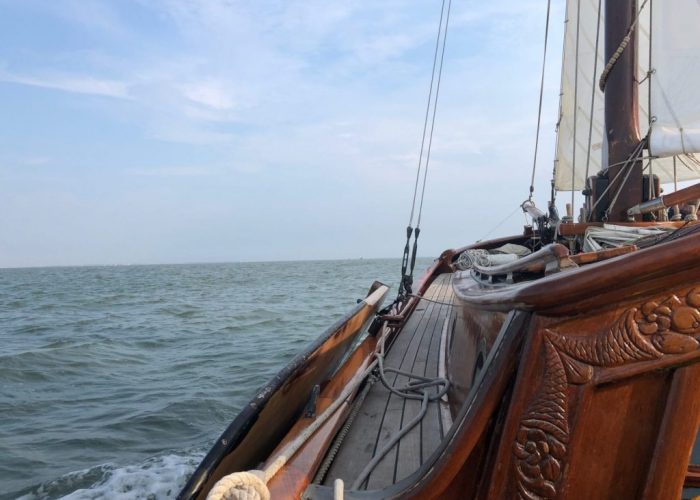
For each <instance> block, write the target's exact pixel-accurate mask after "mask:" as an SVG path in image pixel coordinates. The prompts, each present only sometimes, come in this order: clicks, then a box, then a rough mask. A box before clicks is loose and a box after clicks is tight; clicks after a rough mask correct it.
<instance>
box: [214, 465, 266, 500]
mask: <svg viewBox="0 0 700 500" xmlns="http://www.w3.org/2000/svg"><path fill="white" fill-rule="evenodd" d="M264 477H265V474H264V472H263V471H259V470H256V471H242V472H234V473H233V474H229V475H228V476H224V477H222V478H221V479H219V481H217V483H216V484H215V485H214V487H213V488H212V489H211V491H210V492H209V494H208V495H207V500H213V499H217V500H270V490H268V489H267V484H265V483H266V481H265V480H264Z"/></svg>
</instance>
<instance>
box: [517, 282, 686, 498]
mask: <svg viewBox="0 0 700 500" xmlns="http://www.w3.org/2000/svg"><path fill="white" fill-rule="evenodd" d="M680 295H681V296H680V297H679V296H678V295H671V296H669V297H667V298H665V299H663V300H661V301H648V302H645V303H644V304H642V305H641V306H640V307H632V308H629V309H626V310H625V311H624V312H623V313H622V315H621V316H620V317H619V318H618V319H617V320H616V321H615V322H614V323H613V325H612V326H611V327H610V328H609V329H607V330H606V331H604V332H602V333H600V334H598V335H595V336H579V337H576V336H570V335H566V334H560V333H557V332H556V331H554V330H549V329H546V330H545V331H544V334H543V335H544V341H543V343H544V356H545V357H544V363H545V368H544V374H543V380H542V382H541V384H540V386H539V387H538V389H537V391H536V392H535V394H534V395H533V397H532V399H531V401H530V403H529V405H528V406H527V407H526V409H525V412H524V413H523V416H522V418H521V420H520V426H519V429H518V433H517V437H516V441H515V443H514V446H513V453H514V456H515V460H514V467H515V478H516V484H517V488H518V494H519V496H520V497H521V498H526V499H535V498H555V497H557V495H558V494H559V490H560V482H561V479H562V477H563V471H564V468H565V466H566V457H567V445H568V443H569V436H570V434H569V432H570V431H569V410H568V392H569V386H575V385H582V384H588V383H590V382H591V381H592V380H593V378H594V374H595V370H598V371H604V370H606V369H610V368H616V367H620V366H623V365H630V364H633V363H643V362H651V363H650V365H649V367H648V369H654V368H658V367H659V365H660V363H656V362H655V361H657V362H659V361H661V362H663V365H665V364H667V362H668V364H670V363H673V361H674V360H678V358H679V357H681V356H683V355H687V354H689V353H698V354H700V342H699V341H698V339H697V338H695V337H694V336H696V335H700V287H697V288H693V289H691V290H690V291H688V292H687V293H685V294H684V295H683V294H680ZM684 357H687V356H684ZM644 371H646V370H644Z"/></svg>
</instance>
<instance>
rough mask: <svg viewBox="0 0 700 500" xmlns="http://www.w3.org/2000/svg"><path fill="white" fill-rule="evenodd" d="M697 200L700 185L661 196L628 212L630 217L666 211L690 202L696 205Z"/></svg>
mask: <svg viewBox="0 0 700 500" xmlns="http://www.w3.org/2000/svg"><path fill="white" fill-rule="evenodd" d="M697 199H700V184H695V185H693V186H688V187H687V188H684V189H679V190H678V191H675V192H673V193H671V194H668V195H665V196H659V197H658V198H654V199H653V200H649V201H645V202H644V203H639V204H637V205H635V206H633V207H632V208H630V209H629V210H627V213H628V214H630V215H637V214H646V213H650V212H654V211H657V210H664V209H666V208H669V207H672V206H673V205H681V204H683V203H688V202H690V201H692V202H693V203H695V200H697Z"/></svg>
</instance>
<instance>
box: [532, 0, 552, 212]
mask: <svg viewBox="0 0 700 500" xmlns="http://www.w3.org/2000/svg"><path fill="white" fill-rule="evenodd" d="M551 4H552V0H547V16H546V18H545V24H544V50H543V54H542V76H541V77H540V102H539V105H538V106H537V130H536V132H535V152H534V154H533V158H532V176H531V177H530V194H529V196H528V198H527V199H528V200H530V201H532V195H533V193H534V192H535V172H536V171H537V148H538V146H539V143H540V123H541V121H542V96H543V95H544V74H545V69H546V62H547V40H548V39H549V12H550V7H551Z"/></svg>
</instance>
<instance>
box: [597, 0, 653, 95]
mask: <svg viewBox="0 0 700 500" xmlns="http://www.w3.org/2000/svg"><path fill="white" fill-rule="evenodd" d="M647 1H648V0H644V1H643V2H642V5H641V7H639V9H638V10H637V15H635V16H634V19H633V20H632V24H630V27H629V29H628V30H627V34H626V35H625V37H624V38H623V39H622V41H621V42H620V45H618V47H617V49H616V50H615V52H614V53H613V55H612V56H611V57H610V60H609V61H608V63H607V64H606V65H605V69H603V72H602V73H601V74H600V81H599V82H598V86H599V87H600V90H602V91H605V84H606V83H608V77H609V76H610V72H611V71H612V69H613V68H614V67H615V64H617V61H618V60H619V59H620V57H622V53H623V52H624V51H625V49H626V48H627V46H628V45H629V43H630V40H631V39H632V33H633V32H634V28H635V27H636V26H637V22H638V21H639V16H640V15H641V13H642V10H644V6H645V5H646V4H647Z"/></svg>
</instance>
